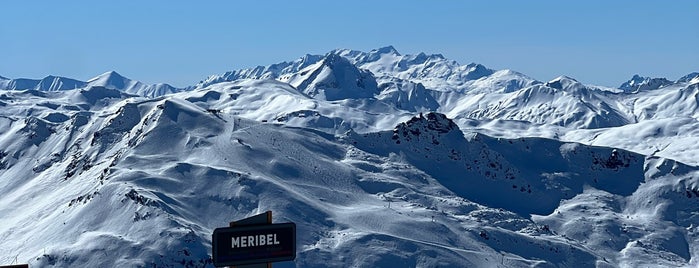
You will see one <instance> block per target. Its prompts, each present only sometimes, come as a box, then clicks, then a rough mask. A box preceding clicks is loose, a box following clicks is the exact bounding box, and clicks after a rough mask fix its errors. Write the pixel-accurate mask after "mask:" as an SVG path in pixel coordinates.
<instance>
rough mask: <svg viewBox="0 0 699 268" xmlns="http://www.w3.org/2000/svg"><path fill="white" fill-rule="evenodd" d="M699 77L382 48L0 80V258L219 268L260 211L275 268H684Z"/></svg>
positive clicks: (689, 239)
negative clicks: (277, 247)
mask: <svg viewBox="0 0 699 268" xmlns="http://www.w3.org/2000/svg"><path fill="white" fill-rule="evenodd" d="M697 79H699V78H697V77H694V78H691V79H690V76H687V79H685V80H687V81H685V80H682V79H680V80H678V81H677V82H672V83H665V82H663V85H662V86H661V87H657V88H652V89H649V88H640V87H638V88H635V89H633V90H628V89H624V88H622V89H623V91H622V90H621V89H620V90H615V89H609V88H604V87H599V86H591V85H586V84H583V83H580V82H579V81H576V80H575V79H573V78H570V77H565V76H561V77H558V78H555V79H553V80H551V81H549V82H546V83H542V82H539V81H536V80H534V79H532V78H529V77H527V76H525V75H523V74H520V73H517V72H515V71H511V70H500V71H495V70H490V69H488V68H486V67H484V66H482V65H479V64H475V63H472V64H468V65H460V64H459V63H456V62H454V61H451V60H448V59H445V58H444V57H443V56H442V55H439V54H434V55H427V54H423V53H420V54H418V55H402V54H400V53H398V51H397V50H396V49H395V48H393V47H384V48H380V49H376V50H373V51H370V52H361V51H354V50H335V51H332V52H330V53H328V54H326V55H305V56H304V57H302V58H300V59H298V60H296V61H292V62H283V63H279V64H275V65H270V66H259V67H256V68H252V69H246V70H238V71H231V72H228V73H225V74H223V75H214V76H211V77H209V78H208V79H206V80H205V81H202V83H200V84H198V85H197V86H196V87H190V88H187V89H186V90H184V89H176V88H172V87H170V86H168V85H167V84H156V85H145V84H143V83H141V82H138V81H134V80H130V79H128V78H124V77H123V76H121V75H119V74H117V73H116V72H107V73H105V74H102V75H100V76H97V77H95V78H93V79H90V80H89V81H87V82H80V81H78V80H70V79H68V78H62V77H49V78H45V79H43V80H31V79H2V78H0V86H2V89H5V90H3V91H0V107H1V108H2V109H0V216H1V217H2V222H1V223H0V238H2V241H3V242H2V243H0V252H2V253H3V254H0V264H10V263H13V262H14V261H15V260H17V261H18V262H22V263H29V264H30V265H31V266H32V267H33V266H39V267H42V266H59V267H68V266H77V267H146V266H149V267H152V266H156V267H172V266H176V267H180V266H184V267H212V264H211V260H210V258H211V256H210V251H211V234H212V232H213V229H215V228H217V227H224V226H227V225H228V222H229V221H231V220H236V219H241V218H244V217H247V216H250V215H254V214H257V213H260V212H263V211H266V210H272V211H273V213H274V216H273V218H274V221H275V222H285V221H293V222H295V223H296V224H297V228H298V245H297V248H298V252H297V254H298V255H297V259H296V261H294V262H287V263H280V264H279V266H280V267H347V266H351V267H395V266H399V267H436V266H446V267H550V266H552V267H589V266H598V267H657V266H661V267H696V266H697V265H699V263H697V258H696V256H697V254H699V249H698V245H699V240H698V239H697V237H698V236H697V234H698V233H697V230H696V226H699V216H697V211H698V209H699V202H697V200H699V181H698V180H699V167H698V165H699V161H697V159H699V145H697V144H699V138H697V137H699V121H698V119H699V114H698V105H699V103H697V96H699V93H698V91H699V87H697V83H698V82H699V81H698V80H697ZM636 80H639V81H636ZM641 80H643V81H641ZM71 81H73V82H71ZM648 81H652V79H650V80H648V79H640V77H639V79H635V78H634V79H632V81H631V82H629V86H633V87H637V86H638V85H641V84H643V85H649V83H648ZM655 81H659V80H655ZM71 83H73V84H71ZM71 86H74V87H73V88H76V87H77V89H71V88H70V87H71ZM275 266H277V265H275Z"/></svg>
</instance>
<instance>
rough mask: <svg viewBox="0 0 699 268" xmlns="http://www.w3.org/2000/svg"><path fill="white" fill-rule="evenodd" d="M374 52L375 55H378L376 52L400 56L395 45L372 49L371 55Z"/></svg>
mask: <svg viewBox="0 0 699 268" xmlns="http://www.w3.org/2000/svg"><path fill="white" fill-rule="evenodd" d="M372 54H374V55H376V54H378V55H383V54H390V55H395V56H400V53H398V50H396V48H394V47H393V46H385V47H382V48H377V49H372V50H371V51H370V52H369V55H372Z"/></svg>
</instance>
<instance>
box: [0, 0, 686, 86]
mask: <svg viewBox="0 0 699 268" xmlns="http://www.w3.org/2000/svg"><path fill="white" fill-rule="evenodd" d="M122 2H126V3H122ZM697 44H699V1H696V0H676V1H597V0H587V1H497V0H496V1H408V0H403V1H302V0H299V1H101V2H99V3H98V2H97V1H14V0H9V1H3V2H2V22H1V23H0V75H1V76H5V77H10V78H20V77H26V78H41V77H44V76H46V75H49V74H53V75H61V76H67V77H72V78H76V79H82V80H86V79H88V78H91V77H94V76H96V75H98V74H100V73H103V72H106V71H109V70H115V71H117V72H119V73H121V74H122V75H125V76H127V77H130V78H132V79H136V80H141V81H144V82H148V83H159V82H165V83H170V84H173V85H175V86H186V85H192V84H195V83H196V82H198V81H199V80H202V79H204V78H205V77H207V76H208V75H210V74H218V73H223V72H225V71H228V70H233V69H239V68H246V67H252V66H256V65H267V64H271V63H276V62H281V61H285V60H293V59H296V58H298V57H300V56H302V55H303V54H305V53H310V54H323V53H326V52H328V51H330V50H332V49H335V48H352V49H357V50H363V51H369V50H371V49H373V48H378V47H382V46H386V45H393V46H394V47H395V48H396V49H397V50H398V51H399V52H401V53H403V54H413V53H418V52H425V53H441V54H443V55H444V56H446V57H447V58H450V59H454V60H456V61H458V62H460V63H463V64H467V63H470V62H477V63H481V64H483V65H485V66H487V67H489V68H494V69H513V70H516V71H520V72H523V73H525V74H527V75H529V76H532V77H534V78H536V79H539V80H543V81H547V80H550V79H553V78H554V77H557V76H559V75H568V76H571V77H574V78H576V79H578V80H579V81H581V82H583V83H589V84H597V85H605V86H618V85H619V84H621V83H622V82H623V81H624V80H626V79H628V78H630V77H631V75H633V74H636V73H638V74H641V75H644V76H654V77H667V78H669V79H672V80H674V79H677V78H679V77H680V76H682V75H685V74H688V73H690V72H693V71H699V50H697Z"/></svg>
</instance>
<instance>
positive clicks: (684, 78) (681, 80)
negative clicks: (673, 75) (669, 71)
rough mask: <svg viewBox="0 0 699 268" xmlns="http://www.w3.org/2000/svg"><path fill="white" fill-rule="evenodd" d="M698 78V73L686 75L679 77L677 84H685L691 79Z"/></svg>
mask: <svg viewBox="0 0 699 268" xmlns="http://www.w3.org/2000/svg"><path fill="white" fill-rule="evenodd" d="M698 77H699V72H693V73H690V74H688V75H685V76H683V77H681V78H680V79H677V83H686V82H690V81H692V79H695V78H698Z"/></svg>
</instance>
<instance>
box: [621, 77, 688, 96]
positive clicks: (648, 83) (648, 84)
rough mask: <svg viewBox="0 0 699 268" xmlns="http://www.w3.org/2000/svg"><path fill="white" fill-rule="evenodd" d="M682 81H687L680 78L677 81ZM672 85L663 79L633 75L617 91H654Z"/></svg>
mask: <svg viewBox="0 0 699 268" xmlns="http://www.w3.org/2000/svg"><path fill="white" fill-rule="evenodd" d="M683 80H688V79H686V78H685V77H683V78H680V79H679V80H678V81H679V82H683ZM670 84H672V81H670V80H667V79H665V78H650V77H640V76H639V75H637V74H636V75H634V76H633V77H632V78H631V79H630V80H629V81H626V82H624V83H623V84H621V86H619V89H621V90H623V91H626V92H635V91H644V90H654V89H658V88H661V87H663V86H667V85H670Z"/></svg>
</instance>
